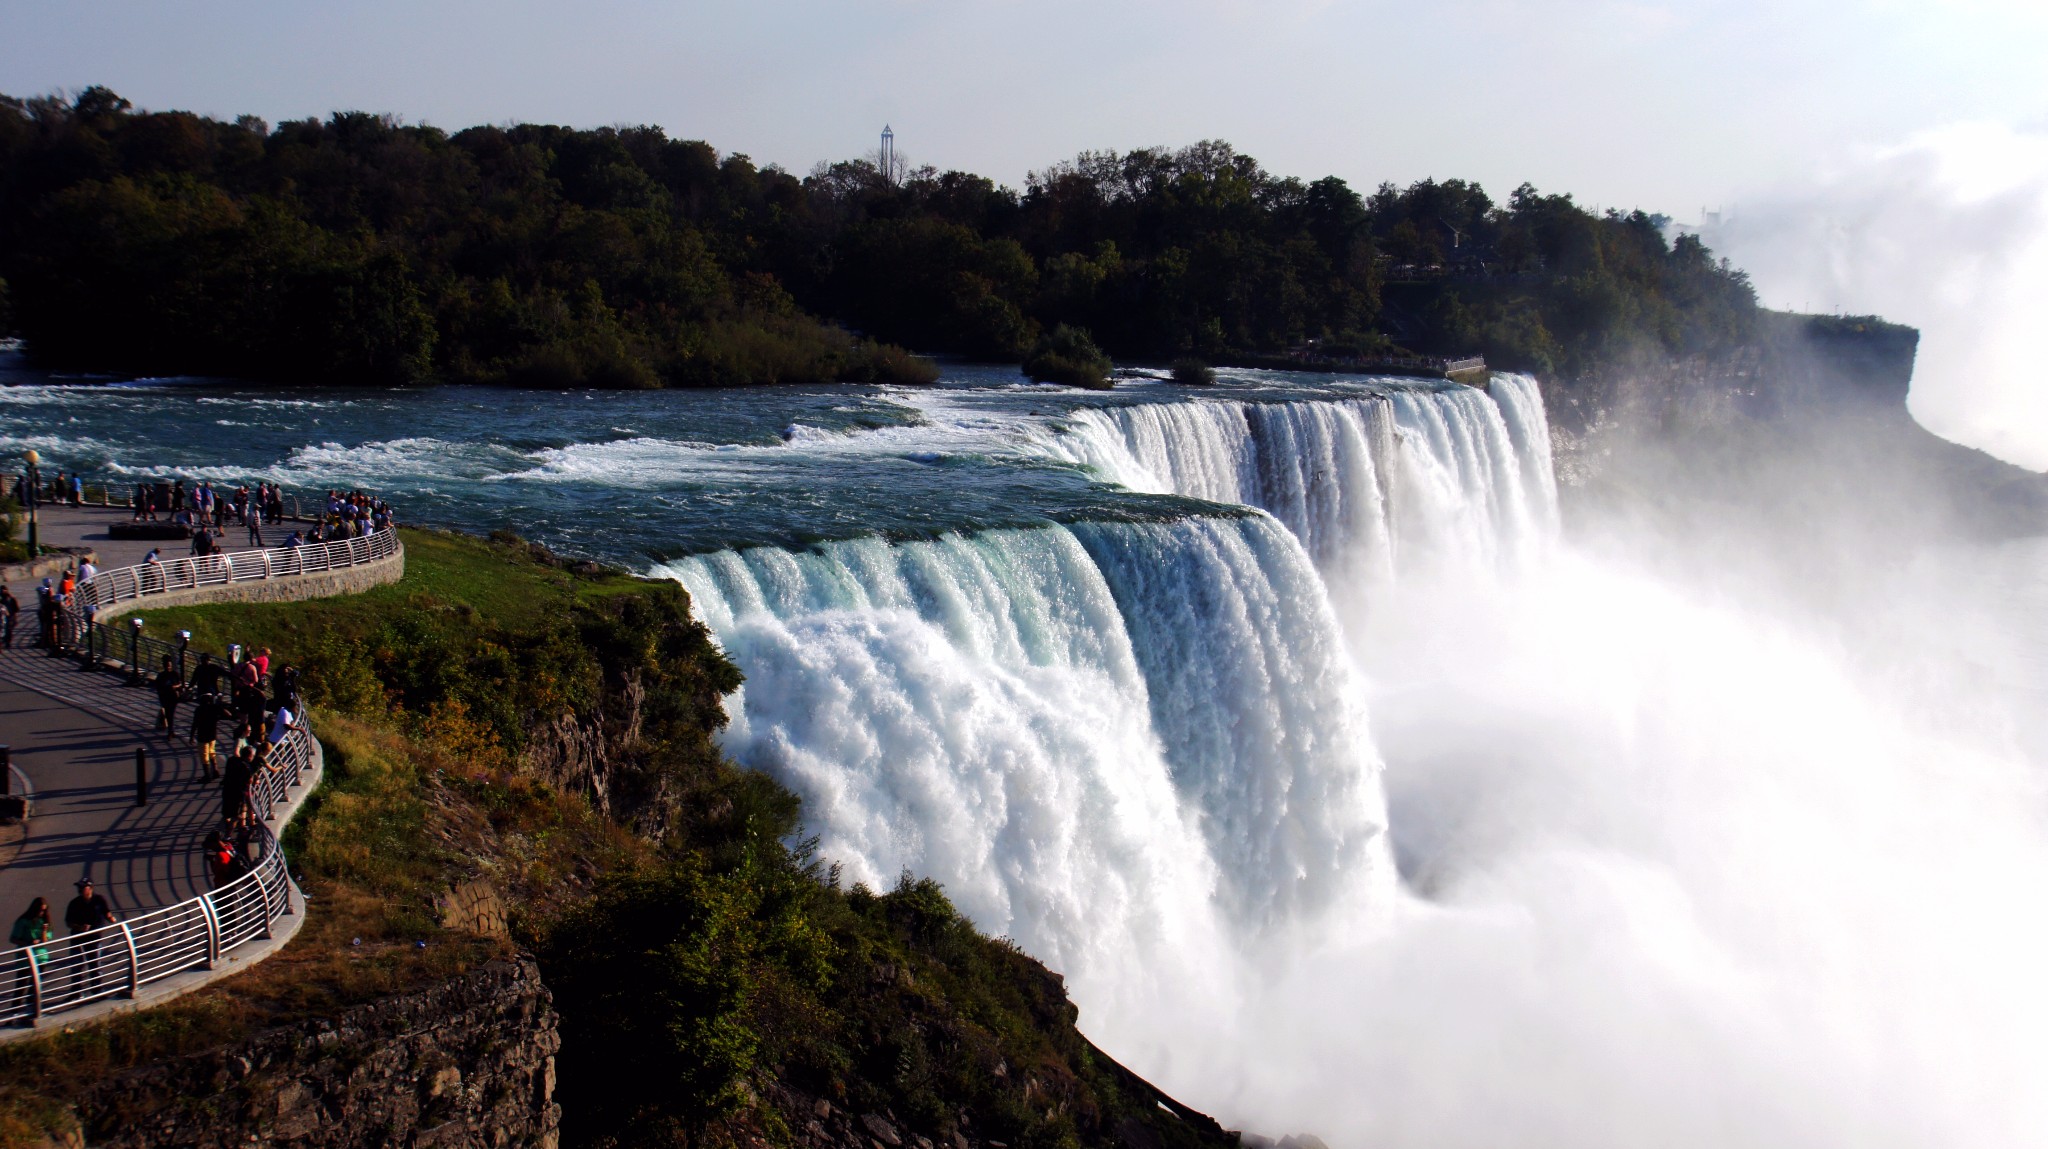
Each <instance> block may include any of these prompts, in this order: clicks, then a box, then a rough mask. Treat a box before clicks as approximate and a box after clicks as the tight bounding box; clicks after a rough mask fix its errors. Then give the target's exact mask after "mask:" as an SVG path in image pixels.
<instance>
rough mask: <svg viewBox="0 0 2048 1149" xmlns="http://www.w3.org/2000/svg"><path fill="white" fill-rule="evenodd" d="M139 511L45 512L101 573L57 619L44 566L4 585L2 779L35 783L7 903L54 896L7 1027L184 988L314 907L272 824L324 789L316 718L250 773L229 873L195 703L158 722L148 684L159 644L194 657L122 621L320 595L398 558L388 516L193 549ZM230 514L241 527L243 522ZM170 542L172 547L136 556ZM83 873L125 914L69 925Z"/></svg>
mask: <svg viewBox="0 0 2048 1149" xmlns="http://www.w3.org/2000/svg"><path fill="white" fill-rule="evenodd" d="M11 486H12V484H10V487H11ZM117 490H118V488H117ZM129 516H130V512H129V510H128V508H126V507H124V506H120V505H118V504H116V505H114V506H94V505H86V506H67V505H57V504H48V503H45V504H42V505H40V506H39V507H38V508H37V520H38V528H39V534H40V541H41V543H42V545H43V546H44V547H45V549H49V548H66V549H69V550H74V551H90V552H92V553H93V554H94V556H95V558H96V560H97V562H98V564H99V566H100V568H101V569H100V570H99V572H98V574H97V575H96V577H94V578H93V579H91V580H89V581H86V582H84V583H83V584H81V585H80V586H79V587H78V588H77V590H76V592H75V593H74V595H73V599H72V602H71V604H70V605H69V607H68V608H66V609H62V610H59V611H57V612H56V614H55V616H54V620H53V625H49V626H45V625H44V624H43V620H42V619H40V618H39V616H38V596H37V588H38V586H39V585H40V583H41V579H42V576H40V575H37V576H34V577H29V578H16V579H14V580H13V581H10V583H9V584H8V585H9V589H10V590H11V591H12V592H13V593H14V595H15V596H16V598H17V599H18V600H20V602H21V612H20V615H19V618H18V622H17V626H16V630H15V636H14V639H15V640H14V644H13V646H12V647H11V648H9V649H5V650H0V745H6V746H9V747H10V751H11V752H10V756H11V758H12V760H13V767H14V769H13V770H12V771H11V772H10V776H9V778H8V780H7V781H8V784H7V789H8V790H9V791H10V792H11V793H12V794H14V795H18V796H22V797H25V798H26V802H25V806H26V814H27V817H26V818H25V819H22V820H20V821H18V822H15V823H14V824H12V825H6V826H0V908H4V910H5V912H6V914H7V919H6V920H7V921H9V922H10V923H11V922H12V921H13V920H14V917H15V916H16V915H19V914H21V913H22V912H23V910H24V908H25V907H26V906H27V905H28V903H29V901H30V900H31V899H32V898H35V897H38V896H40V897H42V898H44V899H46V900H47V902H48V904H49V906H50V910H51V920H52V927H53V929H52V937H51V939H50V940H48V941H46V942H43V943H40V944H39V945H37V946H33V947H23V946H10V947H8V948H6V949H4V950H0V1026H5V1027H7V1028H4V1029H0V1040H5V1039H7V1038H9V1037H14V1036H19V1035H22V1034H26V1033H30V1032H34V1029H33V1028H32V1027H34V1026H36V1025H37V1024H38V1023H39V1022H42V1021H45V1020H56V1019H61V1020H64V1021H72V1020H79V1019H84V1018H89V1017H93V1016H97V1015H99V1014H102V1013H106V1012H111V1011H118V1010H124V1009H133V1008H140V1007H142V1006H144V1005H148V1004H151V1003H154V1002H159V1001H163V1000H167V999H169V998H171V997H175V996H177V995H178V994H181V993H183V992H186V991H188V990H190V989H194V988H197V987H198V986H200V985H204V984H206V983H207V982H210V981H212V980H215V979H217V978H219V977H223V976H226V975H227V974H228V973H231V972H233V971H235V970H237V969H242V968H246V967H247V966H248V965H249V964H251V963H253V962H255V961H258V960H261V958H263V957H264V956H267V955H268V954H269V953H271V952H274V951H275V950H276V949H277V948H278V947H280V946H282V945H283V944H284V943H285V941H286V940H287V939H289V938H290V937H291V936H292V934H293V933H294V932H296V930H297V928H298V924H299V922H300V921H301V920H302V919H303V916H304V915H303V900H302V899H301V897H300V895H299V893H298V891H297V888H296V886H295V885H293V883H292V881H291V878H290V875H289V873H288V871H287V869H286V866H285V858H284V852H283V849H282V847H281V845H280V844H279V842H278V835H279V834H281V833H282V831H283V829H284V826H285V824H286V823H287V822H288V821H289V820H290V819H291V817H292V815H293V814H295V813H296V812H297V810H298V808H299V807H300V805H301V804H302V803H303V802H304V800H305V798H306V797H307V795H308V794H310V793H311V791H312V790H313V789H314V788H315V787H316V786H317V785H318V782H319V779H320V776H321V771H322V756H321V751H320V746H319V743H318V742H317V741H316V740H314V738H313V737H312V735H311V734H310V733H309V732H308V731H307V730H306V729H305V724H304V722H303V720H302V721H301V722H300V723H299V726H298V728H297V729H294V730H292V731H290V732H288V733H287V734H286V736H285V737H284V739H283V740H282V741H280V742H277V743H276V744H275V745H274V746H273V749H272V751H271V754H270V762H271V763H272V764H274V765H275V767H276V769H274V770H269V771H260V772H259V773H258V777H257V780H256V782H255V784H254V785H253V786H252V794H251V797H252V801H253V802H254V811H255V817H256V823H255V825H254V826H253V828H252V829H253V833H251V834H250V835H248V836H247V837H248V840H247V842H246V844H245V846H244V848H243V851H242V856H241V859H240V862H239V864H238V865H237V867H236V869H235V871H233V874H234V876H232V877H229V878H227V879H226V880H224V881H219V882H216V876H215V874H214V873H213V870H212V865H211V863H210V861H209V859H208V856H207V854H206V852H205V850H204V848H203V847H204V845H205V843H206V840H207V837H208V834H209V832H210V831H212V830H215V829H217V828H221V827H222V820H221V811H222V796H221V789H220V786H219V784H218V783H216V782H213V781H209V780H206V779H204V777H203V773H202V770H201V768H200V765H199V763H198V761H197V755H196V752H195V750H194V748H193V747H192V745H191V743H190V740H189V723H190V716H191V714H192V709H191V704H189V703H188V704H187V705H186V706H184V707H181V709H180V711H179V714H178V723H177V725H176V726H175V727H174V729H173V730H171V731H169V732H160V731H157V730H155V729H154V725H155V718H156V713H157V698H156V694H155V692H154V691H152V690H150V689H148V688H147V687H146V686H143V685H140V683H141V682H142V681H143V677H144V675H147V674H153V673H154V671H155V669H156V668H158V667H160V666H161V665H162V660H163V659H164V658H165V657H169V658H171V660H172V662H173V665H174V667H175V668H176V669H177V671H178V674H179V676H180V679H181V681H183V680H189V678H190V675H191V671H192V670H194V669H196V667H197V664H198V655H199V653H200V652H199V651H197V650H191V649H187V648H186V647H185V646H184V645H183V644H180V643H173V642H170V641H166V639H168V638H170V637H171V636H155V635H147V636H145V635H144V634H143V628H142V627H141V626H139V625H136V626H129V625H110V623H112V621H113V620H114V619H116V618H118V617H120V616H122V615H125V614H128V613H131V612H132V611H134V610H136V609H138V608H142V607H148V606H157V605H162V606H170V605H185V604H196V603H203V602H222V601H253V600H273V601H278V600H287V599H304V598H314V597H323V596H325V595H328V594H334V593H340V592H343V591H348V590H356V589H363V588H366V587H368V586H372V585H376V584H378V583H382V582H388V581H392V580H394V579H396V578H398V577H399V576H400V575H402V573H403V571H404V558H405V556H404V548H403V546H402V544H401V543H400V542H399V541H398V536H397V531H396V530H395V529H392V528H386V529H384V530H380V531H376V532H373V533H371V534H367V535H364V536H361V537H357V538H343V539H336V540H334V541H331V542H324V543H311V544H305V545H300V546H295V547H270V548H267V549H262V550H251V551H241V552H232V553H215V554H208V555H187V554H182V553H178V552H182V551H184V550H185V549H186V548H185V547H184V546H182V545H178V544H173V543H167V542H165V541H163V540H149V539H119V538H114V537H112V535H111V532H110V531H109V528H110V527H111V526H112V525H114V524H115V523H120V522H126V521H129ZM224 529H225V530H227V531H228V532H229V533H230V537H232V534H233V532H237V531H241V530H243V529H244V528H242V527H240V526H228V527H225V528H224ZM264 529H265V530H266V532H269V533H271V534H273V535H274V534H278V533H280V532H283V531H287V530H290V529H292V528H290V527H289V526H288V525H286V524H283V523H279V524H266V525H265V528H264ZM158 548H161V549H162V550H163V551H166V552H170V555H169V557H163V556H161V555H160V556H159V561H156V562H148V563H145V562H142V561H141V560H142V559H143V558H144V556H146V555H147V554H148V553H149V551H151V550H152V549H158ZM53 581H55V580H54V578H53ZM50 640H54V641H50ZM39 642H40V643H41V645H37V644H38V643H39ZM215 657H216V659H217V660H219V661H220V662H221V663H222V664H223V665H226V664H228V662H229V659H228V658H227V657H226V655H224V654H222V653H219V652H216V653H215ZM223 725H224V726H225V723H224V724H223ZM222 735H223V737H222V743H223V754H224V755H225V754H228V753H232V746H233V738H232V735H231V734H230V733H229V732H228V731H227V730H226V729H223V731H222ZM82 878H90V879H91V880H92V881H93V883H94V885H95V892H96V893H98V894H100V895H101V896H104V897H105V898H106V899H107V901H108V902H109V903H110V904H111V907H112V909H113V911H114V914H115V916H116V922H115V923H114V924H113V925H109V926H104V927H101V928H99V929H95V930H91V931H89V932H85V933H80V934H69V933H68V931H67V930H66V928H65V923H64V916H65V906H66V904H67V903H68V902H69V901H70V900H71V898H72V896H73V893H74V883H76V882H77V881H79V880H80V879H82Z"/></svg>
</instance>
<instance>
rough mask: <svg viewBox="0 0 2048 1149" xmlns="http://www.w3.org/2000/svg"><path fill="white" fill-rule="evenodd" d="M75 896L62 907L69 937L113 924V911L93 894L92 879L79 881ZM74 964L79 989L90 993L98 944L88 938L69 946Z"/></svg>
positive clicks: (97, 954) (95, 969) (97, 963)
mask: <svg viewBox="0 0 2048 1149" xmlns="http://www.w3.org/2000/svg"><path fill="white" fill-rule="evenodd" d="M77 886H78V896H77V897H75V898H73V899H71V904H70V905H68V906H66V907H64V924H65V925H66V926H69V927H70V929H71V933H72V936H74V937H75V936H77V935H79V934H82V933H86V932H88V931H90V930H96V929H98V928H100V927H101V926H110V925H113V924H114V908H113V907H112V906H109V905H108V904H107V899H106V898H104V897H101V896H100V895H99V894H96V893H94V892H93V889H92V879H91V878H80V879H79V880H78V882H77ZM71 952H72V956H73V960H75V961H76V963H77V968H78V977H79V979H80V981H81V982H82V983H84V984H83V985H82V988H84V989H87V990H90V989H91V979H92V977H93V976H94V975H95V974H97V973H98V972H99V968H100V941H99V939H98V938H88V939H86V940H85V941H80V942H74V943H72V950H71Z"/></svg>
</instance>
